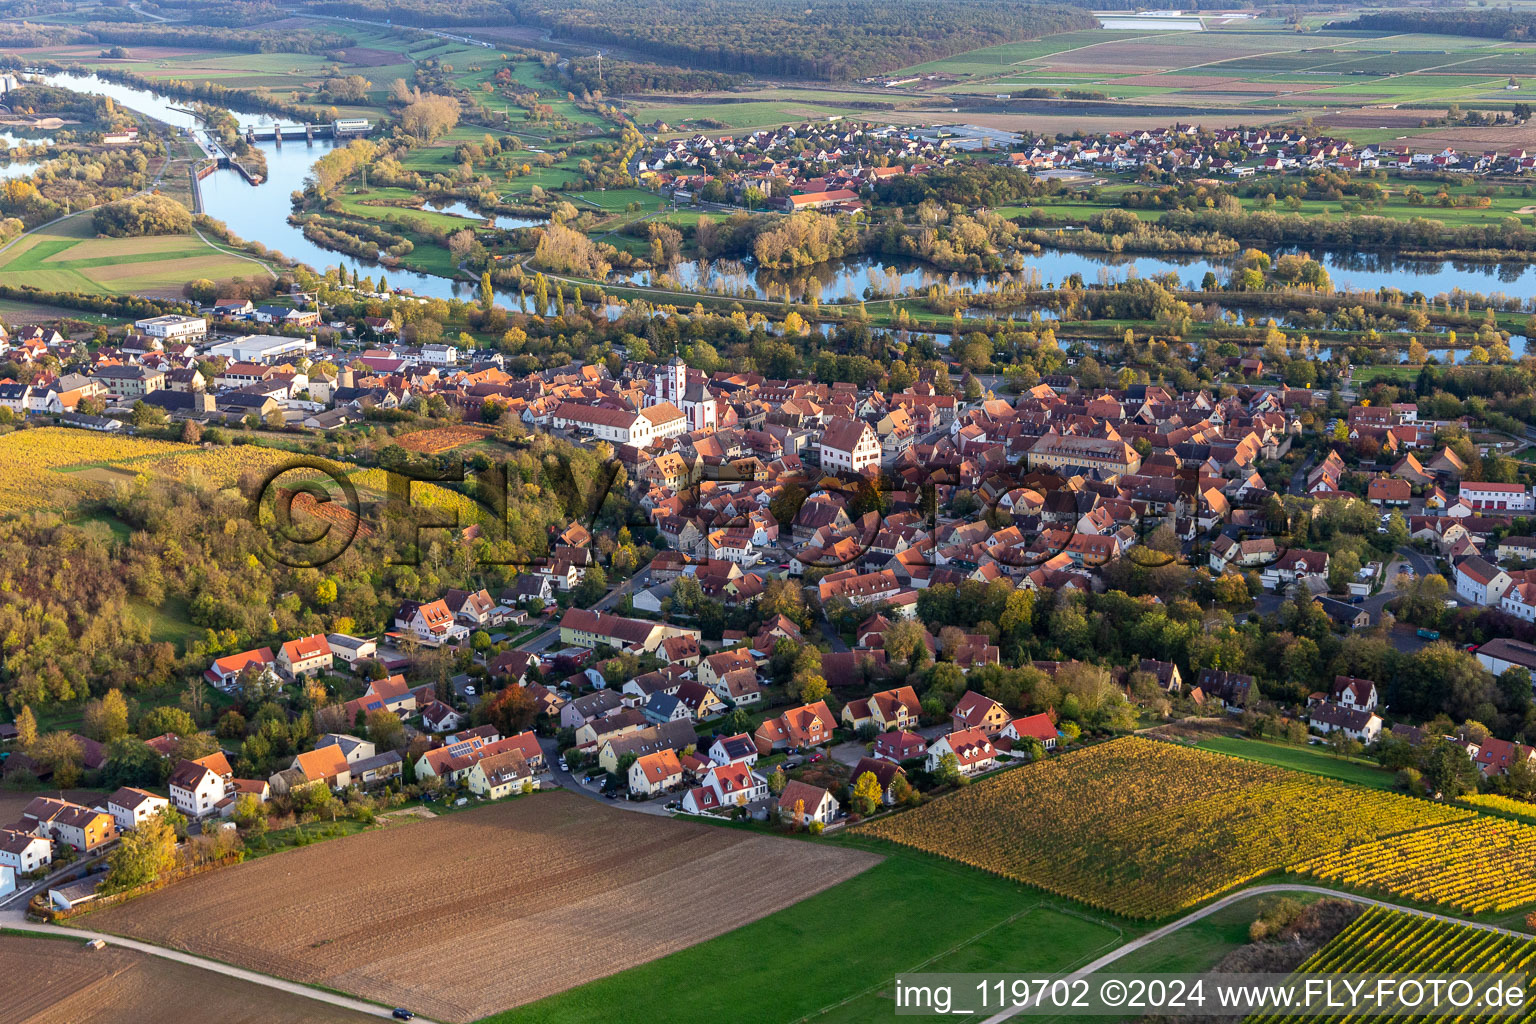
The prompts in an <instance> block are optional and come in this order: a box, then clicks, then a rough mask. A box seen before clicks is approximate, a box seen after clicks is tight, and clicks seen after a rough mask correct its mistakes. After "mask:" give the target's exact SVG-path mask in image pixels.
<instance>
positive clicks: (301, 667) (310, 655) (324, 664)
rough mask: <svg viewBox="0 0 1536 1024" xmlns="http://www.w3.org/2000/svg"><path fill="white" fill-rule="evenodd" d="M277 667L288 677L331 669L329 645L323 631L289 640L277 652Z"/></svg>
mask: <svg viewBox="0 0 1536 1024" xmlns="http://www.w3.org/2000/svg"><path fill="white" fill-rule="evenodd" d="M277 667H278V669H279V670H280V671H281V672H282V673H283V675H285V676H287V677H288V678H289V679H295V680H296V679H300V678H307V677H308V676H312V675H315V674H316V673H319V672H329V671H330V670H331V645H330V643H329V642H328V641H327V640H326V637H325V634H324V633H316V634H314V635H313V636H304V637H300V638H299V639H297V640H289V641H288V642H287V643H285V644H283V646H282V647H281V648H280V649H279V650H278V652H277Z"/></svg>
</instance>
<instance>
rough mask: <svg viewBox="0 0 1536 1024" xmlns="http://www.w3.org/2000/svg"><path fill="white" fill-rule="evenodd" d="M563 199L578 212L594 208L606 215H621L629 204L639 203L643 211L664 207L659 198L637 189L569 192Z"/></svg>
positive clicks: (664, 201) (663, 202)
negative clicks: (570, 203) (573, 204)
mask: <svg viewBox="0 0 1536 1024" xmlns="http://www.w3.org/2000/svg"><path fill="white" fill-rule="evenodd" d="M565 198H567V199H569V200H570V201H571V202H573V203H575V204H576V208H577V209H578V210H581V209H587V208H590V207H594V206H595V207H597V208H598V209H600V210H603V211H604V212H607V213H622V212H624V209H625V207H627V206H629V204H630V203H639V204H640V206H641V208H642V209H645V210H655V209H656V208H658V207H660V206H665V205H666V200H665V199H663V198H662V197H661V196H658V195H657V194H656V193H654V192H645V191H642V190H640V189H638V188H612V189H607V190H605V191H602V192H596V191H593V192H570V193H567V194H566V197H565Z"/></svg>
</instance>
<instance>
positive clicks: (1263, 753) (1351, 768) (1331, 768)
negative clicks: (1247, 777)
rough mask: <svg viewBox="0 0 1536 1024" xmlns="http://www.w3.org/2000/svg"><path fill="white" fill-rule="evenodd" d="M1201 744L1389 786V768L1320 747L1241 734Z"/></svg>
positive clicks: (1374, 785)
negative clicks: (1272, 741) (1271, 740)
mask: <svg viewBox="0 0 1536 1024" xmlns="http://www.w3.org/2000/svg"><path fill="white" fill-rule="evenodd" d="M1200 746H1201V747H1203V748H1204V749H1206V750H1214V751H1216V752H1217V753H1221V754H1231V755H1232V756H1233V757H1242V758H1246V759H1248V760H1250V761H1261V762H1263V763H1264V764H1272V765H1277V766H1278V767H1281V768H1290V769H1292V770H1294V771H1298V772H1307V773H1308V774H1310V775H1321V776H1323V777H1324V778H1328V779H1338V780H1339V781H1340V782H1352V783H1354V784H1355V785H1357V786H1369V787H1371V788H1373V789H1392V788H1394V785H1395V783H1394V779H1393V775H1392V773H1391V772H1389V771H1387V770H1386V769H1385V768H1381V767H1378V766H1377V765H1375V764H1374V763H1372V762H1369V761H1365V760H1362V759H1358V758H1357V759H1353V760H1345V759H1343V758H1340V757H1336V756H1334V755H1333V754H1331V753H1329V752H1328V751H1326V750H1325V749H1323V748H1322V747H1312V746H1307V747H1297V746H1292V745H1291V744H1289V743H1271V742H1269V741H1268V740H1254V739H1247V738H1246V737H1241V736H1217V737H1213V738H1211V739H1208V740H1205V741H1203V742H1201V743H1200Z"/></svg>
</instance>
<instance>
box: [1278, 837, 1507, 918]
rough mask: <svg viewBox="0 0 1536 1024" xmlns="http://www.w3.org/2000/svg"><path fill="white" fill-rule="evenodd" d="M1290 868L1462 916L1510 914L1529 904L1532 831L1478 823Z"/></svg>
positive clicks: (1392, 840)
mask: <svg viewBox="0 0 1536 1024" xmlns="http://www.w3.org/2000/svg"><path fill="white" fill-rule="evenodd" d="M1295 870H1296V871H1298V872H1300V873H1302V874H1307V875H1312V876H1313V877H1314V878H1319V879H1322V880H1323V881H1325V882H1339V883H1342V884H1344V885H1348V886H1351V887H1355V888H1361V889H1369V890H1374V891H1377V892H1383V893H1389V894H1391V895H1393V896H1401V897H1403V898H1405V899H1410V900H1415V901H1418V902H1420V903H1435V904H1439V905H1442V906H1448V907H1453V908H1455V909H1456V910H1459V911H1461V912H1463V913H1466V914H1483V913H1488V912H1493V911H1504V910H1512V909H1514V908H1515V907H1521V906H1524V905H1525V904H1527V903H1532V902H1536V828H1532V827H1531V826H1529V825H1521V824H1518V823H1517V822H1513V821H1505V820H1503V819H1501V818H1486V817H1479V818H1475V819H1473V820H1471V821H1460V822H1456V823H1454V824H1451V825H1446V826H1443V827H1441V828H1429V829H1423V830H1421V831H1418V832H1410V833H1407V834H1406V835H1399V836H1392V837H1390V838H1386V839H1382V840H1379V841H1377V842H1374V843H1366V844H1365V845H1363V846H1357V847H1355V848H1354V849H1352V850H1349V851H1347V852H1335V853H1331V854H1326V855H1324V856H1321V857H1315V858H1312V859H1311V860H1307V861H1303V862H1302V863H1300V864H1298V865H1296V868H1295Z"/></svg>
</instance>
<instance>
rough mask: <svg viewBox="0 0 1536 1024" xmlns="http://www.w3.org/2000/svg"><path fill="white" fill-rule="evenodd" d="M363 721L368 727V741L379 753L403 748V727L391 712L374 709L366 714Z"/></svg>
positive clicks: (384, 709) (385, 709) (386, 709)
mask: <svg viewBox="0 0 1536 1024" xmlns="http://www.w3.org/2000/svg"><path fill="white" fill-rule="evenodd" d="M365 721H366V722H367V726H368V739H369V740H370V741H371V742H372V743H373V745H374V746H375V747H377V748H378V749H379V750H380V751H383V750H385V749H390V750H399V749H400V748H401V747H403V746H405V743H404V740H405V726H404V725H403V724H401V722H400V719H399V717H398V716H397V715H396V714H395V713H394V712H393V711H390V710H389V709H388V708H375V709H374V710H372V711H370V712H368V716H367V718H366V719H365Z"/></svg>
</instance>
